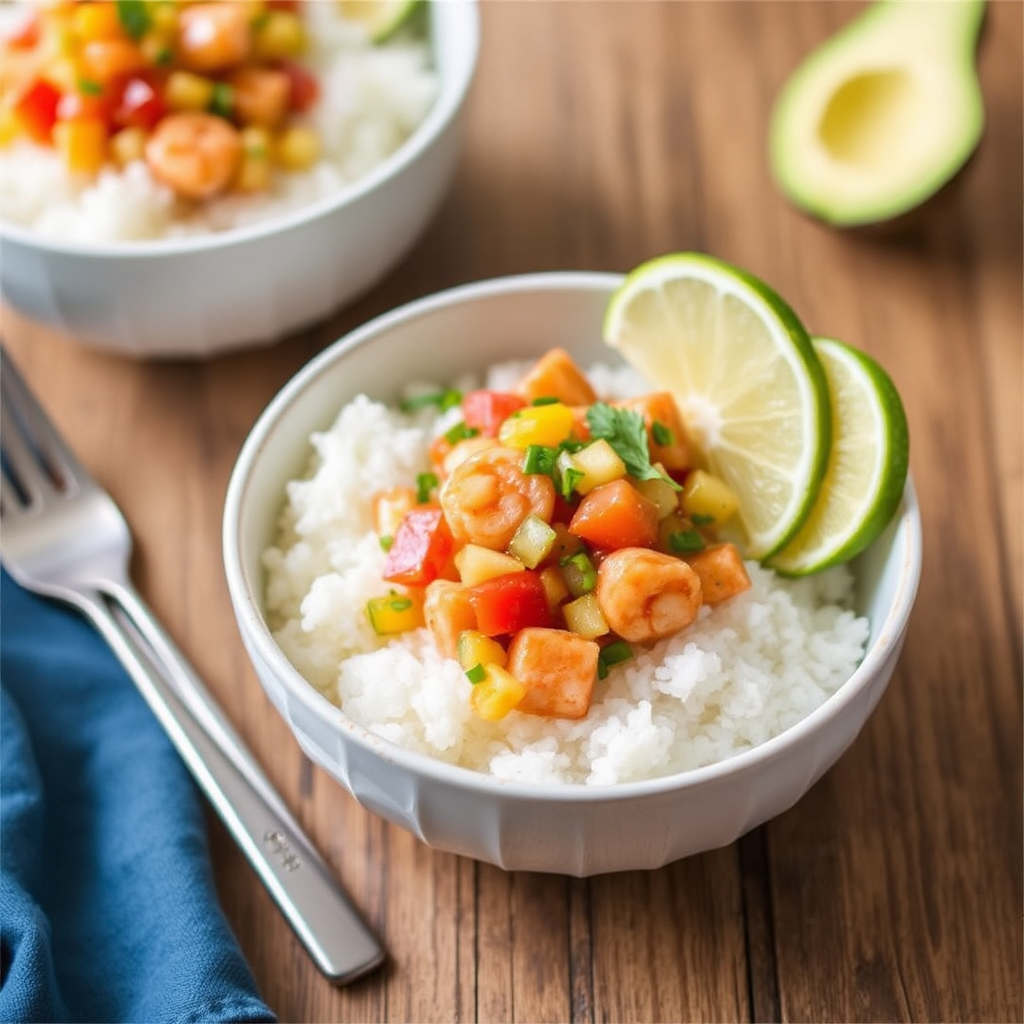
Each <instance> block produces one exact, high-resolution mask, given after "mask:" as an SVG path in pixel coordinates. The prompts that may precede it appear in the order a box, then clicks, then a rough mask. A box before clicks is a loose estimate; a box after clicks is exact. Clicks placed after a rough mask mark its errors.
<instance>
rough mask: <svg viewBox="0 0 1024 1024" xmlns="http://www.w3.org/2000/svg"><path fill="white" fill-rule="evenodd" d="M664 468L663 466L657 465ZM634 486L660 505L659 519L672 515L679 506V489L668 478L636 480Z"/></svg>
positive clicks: (633, 482)
mask: <svg viewBox="0 0 1024 1024" xmlns="http://www.w3.org/2000/svg"><path fill="white" fill-rule="evenodd" d="M656 468H658V469H662V468H663V467H661V466H657V467H656ZM632 484H633V486H634V487H635V488H636V489H637V490H638V491H639V492H640V493H641V494H642V495H643V496H644V497H645V498H647V499H648V500H649V501H653V502H654V504H655V505H657V506H658V521H659V522H661V520H662V519H664V518H665V517H666V516H670V515H672V513H673V512H675V511H677V509H678V508H679V491H677V490H676V488H675V487H673V486H672V485H671V484H670V483H669V482H668V481H667V480H659V479H654V480H634V481H632Z"/></svg>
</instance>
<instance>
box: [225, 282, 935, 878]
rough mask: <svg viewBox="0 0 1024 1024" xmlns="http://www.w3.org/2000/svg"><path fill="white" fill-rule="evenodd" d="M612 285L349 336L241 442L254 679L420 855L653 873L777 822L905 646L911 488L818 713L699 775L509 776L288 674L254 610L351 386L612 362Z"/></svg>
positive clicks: (872, 566) (531, 867)
mask: <svg viewBox="0 0 1024 1024" xmlns="http://www.w3.org/2000/svg"><path fill="white" fill-rule="evenodd" d="M620 280H621V278H619V277H618V276H615V275H610V274H589V273H588V274H583V273H549V274H536V275H528V276H523V277H512V278H506V279H499V280H494V281H486V282H482V283H479V284H472V285H467V286H463V287H461V288H456V289H453V290H451V291H447V292H443V293H441V294H438V295H435V296H431V297H428V298H426V299H422V300H420V301H417V302H414V303H412V304H410V305H407V306H405V307H402V308H401V309H398V310H395V311H394V312H391V313H388V314H386V315H384V316H382V317H379V318H377V319H376V320H373V321H372V322H370V323H368V324H366V325H365V326H363V327H361V328H359V329H358V330H356V331H353V332H352V333H351V334H349V335H348V336H347V337H345V338H342V339H341V340H340V341H338V342H336V343H335V344H334V345H333V346H331V347H330V348H328V349H326V350H325V351H324V352H322V353H321V354H320V355H319V356H318V357H317V358H315V359H314V360H313V361H312V362H310V363H309V364H308V365H307V366H306V367H305V368H304V369H303V370H301V371H300V372H299V373H298V374H297V375H296V376H295V377H294V378H293V379H292V380H291V381H290V382H289V383H288V384H287V385H286V386H285V387H284V388H283V390H282V391H281V392H280V393H279V394H278V395H277V397H276V398H274V400H273V401H272V402H271V403H270V405H269V406H268V408H267V409H266V411H265V412H264V413H263V414H262V416H261V417H260V418H259V420H258V421H257V423H256V424H255V426H254V427H253V430H252V432H251V434H250V436H249V437H248V439H247V440H246V442H245V444H244V446H243V448H242V450H241V453H240V455H239V458H238V461H237V464H236V466H235V469H234V472H233V474H232V477H231V482H230V485H229V488H228V494H227V501H226V506H225V513H224V536H223V540H224V560H225V567H226V573H227V581H228V586H229V589H230V594H231V601H232V603H233V606H234V610H235V614H236V616H237V619H238V624H239V629H240V631H241V635H242V639H243V641H244V643H245V646H246V648H247V650H248V653H249V655H250V657H251V659H252V662H253V665H254V666H255V669H256V673H257V675H258V677H259V679H260V681H261V683H262V684H263V686H264V688H265V689H266V692H267V693H268V694H269V696H270V699H271V700H272V702H273V703H274V705H275V706H276V707H277V709H278V710H279V711H280V713H281V714H282V715H283V716H284V718H285V720H286V721H287V722H288V723H289V725H290V726H291V729H292V731H293V732H294V734H295V737H296V739H297V740H298V742H299V744H300V746H301V747H302V749H303V750H304V751H305V752H306V753H307V754H308V755H309V757H310V758H312V760H313V761H315V762H316V763H317V764H318V765H320V766H321V767H322V768H323V769H325V770H326V771H327V772H328V773H329V774H330V775H332V776H333V777H334V778H335V779H337V780H338V781H339V782H340V783H341V784H342V785H343V786H345V788H346V789H348V790H349V792H351V793H352V794H353V796H355V798H356V799H357V800H358V801H359V802H360V803H361V804H362V805H363V806H365V807H367V808H369V809H370V810H371V811H374V812H376V813H377V814H379V815H381V816H383V817H384V818H386V819H388V820H389V821H392V822H394V823H396V824H397V825H400V826H402V827H403V828H406V829H409V830H410V831H411V832H413V833H415V834H416V835H417V836H418V837H419V838H420V839H422V840H423V841H424V842H425V843H428V844H429V845H430V846H432V847H435V848H437V849H440V850H446V851H451V852H454V853H459V854H465V855H466V856H469V857H474V858H477V859H479V860H483V861H488V862H490V863H492V864H496V865H499V866H500V867H503V868H508V869H517V870H528V871H548V872H559V873H564V874H570V875H577V876H585V875H592V874H598V873H602V872H609V871H620V870H627V869H636V868H655V867H659V866H660V865H663V864H666V863H668V862H670V861H673V860H676V859H678V858H680V857H685V856H687V855H689V854H693V853H697V852H700V851H703V850H708V849H712V848H714V847H718V846H723V845H725V844H727V843H729V842H731V841H732V840H734V839H736V838H737V837H738V836H740V835H742V834H743V833H744V832H746V831H748V830H749V829H751V828H753V827H754V826H756V825H758V824H760V823H761V822H764V821H766V820H768V819H769V818H771V817H773V816H774V815H776V814H779V813H780V812H781V811H784V810H785V809H786V808H788V807H790V806H791V805H792V804H794V803H795V802H796V801H797V800H798V799H799V798H800V797H801V796H802V795H803V794H804V793H805V792H806V791H807V789H808V788H809V787H810V786H811V785H812V784H813V783H814V782H815V781H816V780H817V779H818V778H820V776H821V775H822V774H823V773H824V772H825V771H826V770H827V769H828V768H829V767H830V766H831V765H832V764H833V763H834V762H835V760H836V759H837V758H838V757H839V756H840V755H841V754H842V753H843V752H844V751H845V750H846V748H847V747H848V746H849V745H850V744H851V743H852V742H853V739H854V737H856V735H857V734H858V732H859V731H860V729H861V727H862V726H863V725H864V723H865V721H866V720H867V718H868V716H869V715H870V714H871V712H872V710H873V709H874V707H875V705H876V704H877V703H878V701H879V699H880V697H881V696H882V693H883V691H884V690H885V688H886V686H887V684H888V682H889V678H890V676H891V675H892V672H893V668H894V667H895V665H896V660H897V657H898V655H899V652H900V648H901V646H902V644H903V638H904V633H905V630H906V626H907V621H908V617H909V615H910V610H911V606H912V604H913V601H914V597H915V594H916V591H917V584H918V579H919V576H920V571H921V523H920V517H919V513H918V507H917V503H916V499H915V496H914V490H913V486H912V485H911V484H910V483H908V485H907V488H906V493H905V495H904V499H903V503H902V505H901V507H900V509H899V513H898V515H897V516H896V518H895V519H894V521H893V522H892V523H891V524H890V526H889V527H888V529H887V530H886V531H885V533H884V535H883V536H882V537H881V538H880V539H879V540H878V541H877V542H876V543H875V544H874V545H873V546H872V547H871V548H870V549H869V550H868V551H866V552H865V553H864V554H863V555H862V556H860V557H859V558H858V559H857V561H856V562H855V563H854V571H855V576H856V605H857V610H858V611H859V612H860V613H861V614H866V615H867V616H868V618H869V619H870V623H871V629H870V639H869V642H868V649H867V653H866V655H865V657H864V659H863V661H862V662H861V664H860V666H859V667H858V668H857V669H856V671H855V672H854V673H853V675H852V676H851V677H850V678H849V679H848V680H847V681H846V682H845V683H844V684H843V685H842V686H841V687H840V689H839V690H838V691H837V692H836V693H835V694H834V695H833V696H832V697H830V698H829V699H828V700H827V701H826V702H825V703H824V704H823V705H822V706H821V707H819V708H818V709H817V710H816V711H814V712H812V713H811V714H810V715H809V716H808V717H807V718H805V719H804V720H803V721H801V722H799V723H798V724H797V725H795V726H793V727H792V728H790V729H788V730H787V731H786V732H784V733H782V734H781V735H779V736H777V737H776V738H774V739H772V740H769V741H768V742H766V743H764V744H763V745H761V746H759V747H756V748H754V749H753V750H749V751H747V752H745V753H742V754H738V755H736V756H735V757H732V758H731V759H729V760H726V761H722V762H719V763H717V764H713V765H710V766H707V767H704V768H699V769H696V770H694V771H690V772H685V773H682V774H678V775H673V776H667V777H664V778H658V779H652V780H649V781H643V782H630V783H624V784H619V785H613V786H607V787H592V786H559V787H550V786H549V787H540V786H535V785H523V784H515V783H510V782H505V781H501V780H498V779H495V778H493V777H491V776H488V775H484V774H481V773H478V772H473V771H470V770H468V769H465V768H458V767H454V766H452V765H449V764H445V763H443V762H441V761H437V760H434V759H432V758H430V757H427V756H425V755H422V754H418V753H413V752H410V751H408V750H405V749H402V748H400V747H398V746H395V745H394V744H392V743H390V742H388V741H386V740H384V739H382V738H380V737H379V736H375V735H374V734H373V733H371V732H369V731H368V730H367V729H365V728H363V727H362V726H360V725H358V724H357V723H355V722H354V721H352V720H351V719H350V718H348V717H347V716H346V715H345V714H344V712H342V711H340V710H339V709H338V708H337V707H335V706H334V705H332V704H331V703H330V702H328V701H327V700H326V699H325V698H324V697H322V696H321V695H320V694H319V693H318V692H317V691H316V690H315V689H314V688H313V687H312V686H311V685H310V684H309V683H307V682H306V681H305V680H304V679H303V678H302V677H301V676H300V675H299V673H298V672H297V671H296V669H295V668H294V667H293V666H292V665H291V663H290V662H289V661H288V659H287V658H286V657H285V655H284V654H283V653H282V651H281V649H280V648H279V647H278V645H277V643H276V642H275V641H274V638H273V636H272V635H271V633H270V630H269V629H268V627H267V624H266V621H265V618H264V613H263V582H264V575H263V569H262V566H261V554H262V552H263V551H264V550H265V549H266V548H267V547H268V546H269V545H270V544H271V542H272V539H273V537H274V534H275V529H276V524H277V520H278V516H279V514H280V511H281V508H282V506H283V502H284V490H285V483H286V481H288V480H290V479H293V478H295V477H297V476H300V475H301V474H302V472H303V470H304V468H305V467H306V465H307V463H308V457H309V437H310V434H311V433H312V432H313V431H314V430H323V429H326V428H327V427H328V426H329V425H330V424H331V423H332V422H333V421H334V419H335V417H336V414H337V412H338V410H339V409H340V407H341V406H342V404H344V403H345V402H347V401H348V400H349V399H350V398H352V397H354V396H355V395H356V394H358V393H360V392H365V393H367V394H369V395H371V396H372V397H374V398H378V399H381V400H384V401H396V400H397V399H398V397H399V391H400V387H401V385H402V383H403V381H405V380H408V379H411V378H418V379H428V380H445V379H451V378H454V377H456V376H457V375H459V374H461V373H464V372H465V371H466V370H472V369H474V368H477V369H480V370H482V369H484V368H485V367H487V366H488V365H490V364H493V363H496V362H501V361H505V360H508V359H515V358H529V357H533V356H538V355H540V354H541V353H542V352H544V351H545V350H546V349H547V348H549V347H551V346H553V345H560V346H562V347H563V348H565V349H567V350H568V351H570V352H571V353H572V354H573V355H574V356H575V357H576V358H577V359H578V360H579V361H580V362H581V363H582V364H583V365H587V364H588V363H593V362H596V361H599V360H600V361H605V362H607V361H613V360H614V356H613V355H612V353H611V351H610V350H609V349H607V348H606V347H605V346H604V345H603V343H602V341H601V319H602V314H603V312H604V308H605V305H606V303H607V301H608V298H609V296H610V294H611V292H612V290H613V289H614V287H615V286H616V285H617V284H618V283H619V281H620Z"/></svg>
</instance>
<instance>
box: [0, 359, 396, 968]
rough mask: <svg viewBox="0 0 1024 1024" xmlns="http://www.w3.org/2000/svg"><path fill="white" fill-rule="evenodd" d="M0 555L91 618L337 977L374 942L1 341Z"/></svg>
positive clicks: (25, 582) (358, 963)
mask: <svg viewBox="0 0 1024 1024" xmlns="http://www.w3.org/2000/svg"><path fill="white" fill-rule="evenodd" d="M0 448H2V455H3V458H2V463H0V522H2V525H3V531H2V543H0V560H2V561H3V564H4V566H5V567H6V569H7V570H8V572H10V574H11V576H12V577H13V578H14V579H15V580H17V582H18V583H20V584H21V585H22V586H23V587H25V588H26V589H27V590H31V591H34V592H35V593H37V594H41V595H43V596H45V597H48V598H53V599H55V600H58V601H62V602H65V603H67V604H70V605H72V606H74V607H75V608H77V609H78V611H79V612H81V613H82V614H83V615H84V616H86V618H88V619H89V620H90V622H92V624H93V625H94V626H95V627H96V629H97V630H98V631H99V632H100V634H101V635H102V636H103V637H104V639H105V640H106V641H107V643H108V644H109V645H110V647H111V648H112V649H113V651H114V653H115V654H116V655H117V657H118V658H119V659H120V661H121V663H122V664H123V665H124V667H125V669H126V670H127V671H128V674H129V675H130V676H131V678H132V679H133V680H134V682H135V684H136V686H137V687H138V689H139V690H140V691H141V693H142V695H143V697H144V698H145V700H146V702H147V703H148V705H149V707H150V708H151V709H152V711H153V713H154V714H155V715H156V717H157V718H158V719H159V721H160V723H161V725H163V727H164V729H165V730H166V731H167V734H168V736H169V737H170V738H171V741H172V742H173V743H174V746H175V747H176V748H177V750H178V752H179V754H180V755H181V757H182V759H183V760H184V761H185V764H186V765H187V766H188V767H189V769H190V770H191V772H192V774H193V775H194V776H195V778H196V781H197V782H198V783H199V785H200V787H201V788H202V790H203V791H204V792H205V793H206V795H207V797H208V798H209V800H210V802H211V803H212V804H213V806H214V808H215V809H216V810H217V812H218V813H219V814H220V816H221V818H222V819H223V820H224V823H225V825H226V826H227V828H228V830H229V831H230V832H231V834H232V835H233V836H234V838H235V839H236V840H237V842H238V844H239V846H241V847H242V850H243V851H244V852H245V854H246V856H247V857H248V859H249V861H250V862H251V864H252V865H253V867H254V868H255V869H256V872H257V874H258V875H259V877H260V878H261V880H262V881H263V883H264V884H265V885H266V887H267V888H268V889H269V890H270V893H271V895H272V896H273V898H274V900H275V901H276V902H277V904H278V906H279V907H280V908H281V911H282V912H283V914H284V916H285V917H286V918H287V920H288V922H289V924H291V926H292V928H293V929H294V930H295V932H296V934H297V935H298V937H299V939H300V940H301V941H302V943H303V945H304V946H305V947H306V949H307V950H308V951H309V953H310V955H311V956H312V957H313V959H314V961H315V962H316V964H317V966H318V967H319V968H320V970H321V971H323V973H324V974H325V975H327V977H328V978H330V979H331V980H332V981H333V982H334V983H335V984H344V983H346V982H349V981H352V980H354V979H355V978H357V977H360V976H361V975H363V974H365V973H366V972H367V971H370V970H371V969H373V968H374V967H376V966H377V965H378V964H380V963H381V962H382V961H383V959H384V953H383V950H382V949H381V946H380V945H379V943H378V942H377V940H376V939H375V938H374V936H373V935H372V934H371V932H370V931H369V930H368V929H367V927H366V925H365V924H364V923H363V921H362V920H361V919H360V917H359V915H358V914H357V912H356V911H355V909H354V908H353V907H352V905H351V903H350V902H349V900H348V898H347V897H346V895H345V894H344V892H343V891H342V890H341V888H340V887H339V886H338V884H337V882H336V881H335V880H334V878H333V877H332V876H331V874H330V871H329V869H328V867H327V865H326V864H325V863H324V861H323V860H322V858H321V857H320V855H319V854H318V853H317V852H316V850H315V848H314V847H313V845H312V843H311V842H310V840H309V839H308V837H307V836H306V835H305V834H304V833H303V831H302V829H301V827H300V826H299V824H298V823H297V822H296V821H295V819H294V818H293V817H292V815H291V814H290V813H289V811H288V809H287V807H286V806H285V805H284V802H283V801H282V799H281V797H280V796H279V795H278V794H277V792H275V790H274V788H273V787H272V786H271V784H270V781H269V780H268V779H267V777H266V776H265V775H264V773H263V771H262V770H261V769H260V767H259V766H258V765H257V763H256V761H255V760H254V759H253V757H252V755H251V754H250V753H249V751H248V750H246V748H245V746H244V745H243V743H242V741H241V739H240V738H239V736H238V735H237V733H236V732H235V730H234V729H233V728H232V726H231V724H230V723H229V722H228V720H227V718H226V717H225V716H224V713H223V712H222V711H221V709H220V708H219V707H218V706H217V704H216V702H215V701H214V699H213V698H212V697H211V696H210V694H209V693H208V692H207V690H206V688H205V687H204V686H203V684H202V683H201V682H200V680H199V678H198V676H197V675H196V673H195V671H194V670H193V669H192V668H191V666H190V665H189V664H188V662H187V661H186V660H185V658H184V656H183V655H182V654H181V652H180V651H179V650H178V649H177V647H176V646H175V645H174V643H173V642H172V640H171V639H170V637H168V635H167V634H166V633H165V632H164V630H163V629H162V628H161V627H160V625H159V624H158V623H157V621H156V619H155V618H154V617H153V615H152V613H151V612H150V611H149V609H148V608H147V607H146V606H145V604H144V603H143V601H142V599H141V598H140V597H139V595H138V594H137V593H136V591H135V589H134V588H133V587H132V585H131V581H130V579H129V575H128V564H129V559H130V555H131V534H130V533H129V530H128V526H127V524H126V522H125V520H124V518H123V517H122V515H121V513H120V511H119V509H118V508H117V506H116V505H115V504H114V501H113V500H112V499H111V497H110V496H109V495H108V494H107V493H106V492H105V491H104V490H102V488H100V487H99V486H98V485H97V484H96V482H95V481H94V480H93V479H92V478H91V477H90V476H89V474H88V473H87V472H86V471H85V469H83V467H82V466H81V464H80V463H79V462H78V460H77V459H76V458H75V456H74V455H73V454H72V452H71V451H70V449H69V448H68V447H67V445H66V444H65V443H64V441H63V440H62V438H61V437H60V435H59V434H58V433H57V430H56V429H55V428H54V426H53V425H52V424H51V423H50V422H49V420H48V419H47V417H46V414H45V413H44V412H43V409H42V408H41V406H40V405H39V403H38V402H37V401H36V400H35V398H34V397H33V395H32V393H31V392H30V391H29V389H28V386H27V385H26V384H25V382H24V380H22V378H21V376H20V374H19V373H18V371H17V369H16V368H15V366H14V364H13V362H12V361H11V359H10V357H9V356H8V355H7V352H6V351H5V350H4V349H3V348H2V346H0Z"/></svg>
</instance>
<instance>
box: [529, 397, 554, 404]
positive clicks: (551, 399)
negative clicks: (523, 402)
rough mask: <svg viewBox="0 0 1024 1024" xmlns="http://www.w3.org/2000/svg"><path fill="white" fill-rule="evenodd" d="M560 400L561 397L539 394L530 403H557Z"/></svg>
mask: <svg viewBox="0 0 1024 1024" xmlns="http://www.w3.org/2000/svg"><path fill="white" fill-rule="evenodd" d="M560 401H561V399H560V398H556V397H555V396H554V395H541V396H540V398H535V399H534V400H533V401H532V402H531V403H530V405H557V404H558V403H559V402H560Z"/></svg>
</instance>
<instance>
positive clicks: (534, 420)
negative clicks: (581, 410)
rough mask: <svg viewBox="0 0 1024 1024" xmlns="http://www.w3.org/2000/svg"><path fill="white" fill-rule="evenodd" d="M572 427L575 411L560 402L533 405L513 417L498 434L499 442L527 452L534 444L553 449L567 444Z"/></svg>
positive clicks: (515, 413)
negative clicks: (562, 443)
mask: <svg viewBox="0 0 1024 1024" xmlns="http://www.w3.org/2000/svg"><path fill="white" fill-rule="evenodd" d="M572 427H573V415H572V409H570V408H569V407H568V406H567V405H562V403H561V402H553V403H551V404H550V405H530V406H527V407H526V408H525V409H520V410H518V411H517V412H514V413H512V415H511V416H509V418H508V419H507V420H505V422H504V423H502V425H501V427H500V428H499V430H498V440H499V441H500V442H501V443H502V444H503V445H508V447H510V448H521V449H522V450H523V451H525V450H526V449H527V448H529V447H530V445H531V444H539V445H544V446H545V447H548V448H554V447H556V446H557V445H559V444H560V443H561V442H562V441H564V440H565V439H566V438H567V437H568V436H569V435H570V434H571V433H572Z"/></svg>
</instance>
